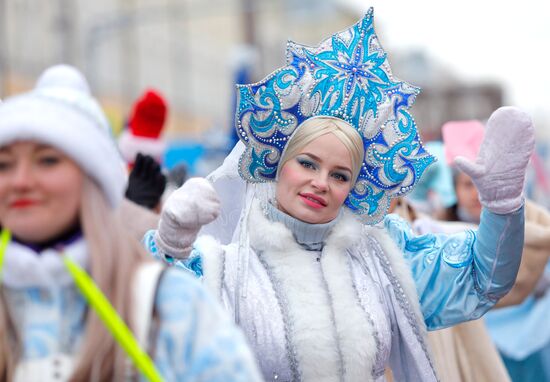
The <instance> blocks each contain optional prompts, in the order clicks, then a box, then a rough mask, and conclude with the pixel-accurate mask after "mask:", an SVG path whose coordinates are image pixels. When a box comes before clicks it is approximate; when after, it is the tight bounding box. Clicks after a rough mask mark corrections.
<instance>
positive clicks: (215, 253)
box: [193, 235, 225, 300]
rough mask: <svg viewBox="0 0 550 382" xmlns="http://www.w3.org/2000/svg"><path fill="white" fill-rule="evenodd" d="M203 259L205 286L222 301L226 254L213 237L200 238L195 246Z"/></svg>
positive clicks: (204, 236)
mask: <svg viewBox="0 0 550 382" xmlns="http://www.w3.org/2000/svg"><path fill="white" fill-rule="evenodd" d="M193 245H194V247H195V248H197V249H198V250H199V252H200V253H201V258H202V270H203V275H204V284H205V285H206V287H207V288H208V289H209V290H210V292H212V293H213V294H214V296H216V298H218V299H220V300H221V293H222V280H223V272H224V269H223V268H224V256H225V252H224V250H223V247H222V246H221V245H220V243H219V242H218V241H217V240H216V239H214V238H213V237H212V236H208V235H203V236H199V237H198V238H197V240H196V241H195V243H194V244H193Z"/></svg>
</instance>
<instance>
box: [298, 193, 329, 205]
mask: <svg viewBox="0 0 550 382" xmlns="http://www.w3.org/2000/svg"><path fill="white" fill-rule="evenodd" d="M299 195H300V197H301V198H302V200H303V201H304V203H305V204H307V205H308V206H310V207H313V208H323V207H326V206H327V202H326V200H325V199H323V198H322V197H320V196H318V195H314V194H299Z"/></svg>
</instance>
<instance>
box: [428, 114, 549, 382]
mask: <svg viewBox="0 0 550 382" xmlns="http://www.w3.org/2000/svg"><path fill="white" fill-rule="evenodd" d="M442 132H443V139H444V142H445V151H446V154H447V158H448V160H452V158H453V157H455V156H456V155H461V156H468V157H471V158H474V157H475V155H476V154H477V151H478V150H479V145H480V143H481V141H482V139H483V136H484V134H485V129H484V126H483V124H482V123H481V122H479V121H451V122H448V123H446V124H445V125H443V128H442ZM453 183H454V187H455V189H456V191H457V203H456V205H455V206H453V207H452V208H450V209H449V210H448V211H447V213H446V215H445V218H446V220H450V221H462V222H466V223H469V224H471V225H472V224H479V218H480V215H479V214H480V210H481V206H480V205H479V203H478V194H477V191H476V189H475V188H474V187H472V186H471V180H470V177H469V176H468V175H467V174H464V173H462V172H460V171H458V170H454V171H453ZM431 225H432V226H433V227H435V226H436V225H439V226H440V227H441V228H442V229H446V230H447V232H450V230H452V229H455V230H456V228H455V227H456V224H454V222H453V223H451V224H449V225H447V227H446V228H445V223H436V224H434V223H431ZM549 251H550V213H549V212H548V210H547V209H546V208H544V207H542V206H540V205H537V204H536V203H534V202H533V201H530V200H527V201H526V203H525V240H524V248H523V257H522V261H521V266H520V269H519V272H518V277H517V278H516V282H515V284H514V286H513V288H512V290H511V291H510V293H508V294H507V295H506V296H505V297H504V298H502V299H501V300H500V301H499V302H498V304H497V305H496V306H495V308H498V309H492V310H491V311H490V312H488V313H487V315H485V317H484V319H485V323H486V326H487V329H488V332H489V334H490V336H491V337H492V340H493V342H494V344H495V345H496V348H497V349H498V350H499V352H500V355H501V356H502V359H503V361H504V364H505V365H506V368H507V369H508V373H509V374H510V377H511V379H512V381H515V382H530V381H533V382H535V381H548V380H550V325H548V324H547V321H548V312H550V293H548V290H549V289H550V282H549V280H550V265H549V263H548V259H549Z"/></svg>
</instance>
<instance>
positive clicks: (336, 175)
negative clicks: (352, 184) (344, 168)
mask: <svg viewBox="0 0 550 382" xmlns="http://www.w3.org/2000/svg"><path fill="white" fill-rule="evenodd" d="M332 177H333V178H335V179H336V180H339V181H341V182H347V181H349V176H348V175H346V174H342V173H339V172H335V173H334V174H332Z"/></svg>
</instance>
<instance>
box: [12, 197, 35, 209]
mask: <svg viewBox="0 0 550 382" xmlns="http://www.w3.org/2000/svg"><path fill="white" fill-rule="evenodd" d="M34 204H36V201H34V200H31V199H17V200H16V201H15V202H13V203H11V204H10V207H12V208H26V207H30V206H32V205H34Z"/></svg>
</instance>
